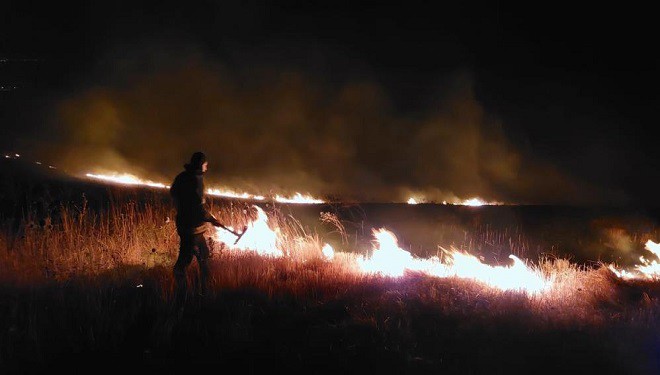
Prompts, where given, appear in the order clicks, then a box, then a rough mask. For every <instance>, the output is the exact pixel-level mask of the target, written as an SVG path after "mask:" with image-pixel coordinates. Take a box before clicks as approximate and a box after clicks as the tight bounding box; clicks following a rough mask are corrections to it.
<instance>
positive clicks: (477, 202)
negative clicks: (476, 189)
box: [456, 197, 502, 207]
mask: <svg viewBox="0 0 660 375" xmlns="http://www.w3.org/2000/svg"><path fill="white" fill-rule="evenodd" d="M456 204H458V205H461V206H471V207H481V206H497V205H501V204H502V202H487V201H485V200H483V199H481V198H479V197H474V198H470V199H466V200H464V201H460V202H459V203H456Z"/></svg>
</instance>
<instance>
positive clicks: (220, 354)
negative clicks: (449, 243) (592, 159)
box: [0, 186, 660, 374]
mask: <svg viewBox="0 0 660 375" xmlns="http://www.w3.org/2000/svg"><path fill="white" fill-rule="evenodd" d="M48 189H50V190H49V194H50V195H49V196H50V197H51V199H50V202H51V203H52V202H57V205H55V206H56V207H55V206H54V205H52V204H47V205H46V206H47V209H44V208H43V207H44V204H43V202H42V203H41V204H36V205H35V204H33V203H34V202H37V201H38V198H39V197H43V191H41V193H39V194H38V195H33V196H30V197H28V198H27V199H23V198H19V195H21V194H23V192H24V189H7V186H5V190H4V193H3V194H4V195H3V198H4V202H5V203H11V202H12V201H16V202H19V201H21V199H23V201H24V202H27V203H25V204H23V205H22V206H21V205H18V206H20V212H21V213H22V214H21V215H20V216H19V215H15V214H12V212H14V213H15V212H17V211H16V210H12V209H7V210H5V211H4V212H5V213H4V214H3V216H2V232H1V235H0V270H1V271H0V372H1V373H25V372H50V371H55V370H57V369H77V370H85V371H93V372H95V373H98V372H102V373H110V372H116V371H133V372H137V371H150V372H156V371H157V372H159V373H162V372H165V373H172V372H180V371H184V370H185V371H188V370H192V369H202V368H203V369H208V370H209V371H220V372H221V371H228V370H229V369H230V367H228V366H231V368H232V369H234V368H235V369H236V370H232V371H236V372H240V373H264V372H266V371H268V372H272V371H286V372H291V371H293V372H296V373H297V372H309V373H336V372H338V371H341V372H348V373H364V372H367V371H371V372H382V373H431V372H432V373H456V374H471V373H489V374H491V373H496V374H499V373H560V372H568V371H571V372H586V373H618V374H620V373H627V374H652V373H658V372H659V371H660V334H659V333H660V326H659V323H660V302H659V301H660V300H659V298H660V283H659V282H657V281H654V280H642V281H640V280H638V281H623V280H620V279H618V278H617V277H615V275H614V274H612V273H611V272H610V271H609V270H608V269H607V268H606V267H605V266H604V265H601V264H597V263H594V264H591V265H585V264H576V263H573V262H571V261H569V260H567V259H564V258H561V257H552V256H546V257H542V258H539V259H530V260H531V261H532V262H533V267H534V269H536V270H538V271H539V272H541V273H542V274H543V275H545V276H547V277H549V278H552V279H553V280H554V282H555V283H554V286H553V288H552V289H551V290H549V291H547V292H544V293H542V294H539V295H529V294H526V293H521V292H517V291H501V290H498V289H495V288H492V287H489V286H486V285H484V284H481V283H479V282H475V281H472V280H469V279H461V278H456V277H450V278H437V277H432V276H427V275H424V274H421V273H414V272H408V273H406V274H405V275H404V276H403V277H386V276H382V275H379V274H365V273H362V272H359V271H358V270H356V269H355V267H354V266H353V260H354V258H355V256H356V254H355V253H350V252H340V253H337V255H336V257H335V259H334V260H333V261H329V260H328V259H326V258H325V257H324V256H323V255H322V252H321V246H322V245H323V243H324V241H323V238H321V237H322V235H321V234H319V233H315V232H314V231H313V230H310V229H309V228H308V227H306V226H304V225H301V223H300V222H299V221H297V220H296V219H295V218H294V217H292V216H289V215H287V214H284V213H283V212H282V211H283V210H278V209H277V208H276V207H271V210H267V211H268V212H269V214H270V215H271V217H272V218H273V221H272V222H273V223H275V225H276V226H278V227H279V229H280V230H281V231H282V232H283V233H285V234H286V238H287V241H288V242H286V243H285V244H286V245H285V246H286V250H285V252H286V255H285V256H282V257H266V256H261V255H258V254H256V253H254V252H249V251H247V252H244V251H233V250H229V249H227V248H226V247H224V246H222V244H220V243H218V242H212V243H211V246H212V249H213V256H212V258H211V275H212V277H211V280H210V284H211V285H210V288H209V292H208V293H207V294H206V295H204V296H201V295H198V294H197V292H196V290H197V281H198V277H197V266H196V263H195V262H193V265H192V266H191V267H190V269H189V273H188V276H189V279H190V280H189V281H190V282H189V285H191V290H190V294H189V297H188V299H187V301H186V303H185V305H184V306H183V308H178V307H177V306H176V305H175V303H174V281H173V276H172V266H173V264H174V261H175V259H176V256H177V251H178V237H177V235H176V232H175V229H174V223H173V221H172V220H171V219H172V218H173V214H174V212H173V210H172V207H171V205H170V204H169V201H168V199H167V197H163V196H162V194H160V193H151V192H146V193H145V192H144V191H140V192H139V193H136V192H135V191H133V190H130V189H129V190H126V191H124V190H122V189H119V188H114V189H108V190H103V189H101V190H100V191H105V192H106V194H105V195H103V194H99V195H92V196H85V197H82V196H79V195H77V193H71V194H69V195H67V194H64V193H62V190H58V189H55V188H52V187H50V188H48ZM28 190H29V191H32V190H30V189H28ZM83 190H84V189H83ZM97 190H98V189H97ZM74 196H75V197H76V199H69V198H71V197H74ZM100 196H103V199H101V198H99V197H100ZM57 197H60V198H62V197H64V198H63V199H60V198H57ZM18 206H17V205H14V206H13V207H18ZM245 207H246V206H245V205H244V204H240V203H236V202H233V203H230V202H228V201H221V200H217V201H214V202H212V211H213V212H215V213H216V214H217V215H218V216H219V218H220V219H221V221H223V222H225V223H228V224H231V225H236V226H241V225H242V224H243V223H245V222H247V221H248V220H249V219H250V215H251V212H250V210H246V209H245ZM168 218H169V219H168ZM326 224H327V223H326ZM335 225H336V227H337V228H336V229H337V231H341V223H340V222H339V223H335ZM447 228H448V229H447V230H448V231H449V230H450V229H451V228H449V227H447ZM484 228H485V227H484V226H483V225H481V224H479V225H475V226H474V227H473V228H472V229H471V230H470V228H469V227H466V226H462V229H463V230H469V231H470V232H469V238H468V236H466V237H465V238H464V241H465V242H464V243H462V244H457V245H462V246H464V247H466V248H467V247H470V246H473V247H475V248H476V247H477V246H476V245H475V243H476V242H477V241H479V239H484V238H487V239H489V241H490V242H493V241H495V240H497V241H500V242H501V243H506V242H509V243H523V242H526V243H530V242H532V241H533V240H534V239H533V238H531V237H530V238H528V237H525V233H522V232H520V230H518V232H519V233H518V234H517V235H518V237H517V238H512V236H510V235H509V236H507V235H506V234H504V233H505V232H504V230H507V232H506V233H508V234H510V233H511V229H510V228H507V229H504V230H503V229H501V228H496V229H493V228H492V227H488V229H487V231H486V230H485V229H484ZM645 230H646V229H645ZM653 230H655V229H653ZM447 236H449V232H448V233H447ZM638 237H639V238H638ZM630 238H632V239H633V241H636V242H641V241H643V240H645V238H641V235H635V234H633V235H632V237H630ZM349 242H350V241H349ZM470 244H472V245H470ZM355 251H358V250H355ZM519 255H524V254H519Z"/></svg>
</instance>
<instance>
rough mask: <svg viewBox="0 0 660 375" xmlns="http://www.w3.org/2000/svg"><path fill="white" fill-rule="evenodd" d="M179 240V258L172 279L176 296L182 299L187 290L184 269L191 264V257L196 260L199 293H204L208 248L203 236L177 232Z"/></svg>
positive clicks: (207, 268)
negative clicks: (175, 285)
mask: <svg viewBox="0 0 660 375" xmlns="http://www.w3.org/2000/svg"><path fill="white" fill-rule="evenodd" d="M178 233H179V238H180V245H179V258H178V259H177V260H176V263H175V264H174V279H175V280H176V284H177V294H178V295H179V297H183V296H185V294H186V291H187V289H188V283H187V278H186V268H187V267H188V266H189V265H190V263H191V262H192V259H193V256H195V257H196V258H197V264H198V265H199V271H200V284H201V288H202V290H201V292H202V293H205V292H206V287H207V285H206V283H207V280H208V275H209V266H208V260H209V247H208V245H207V244H206V238H204V234H203V233H201V234H189V233H186V232H182V231H178Z"/></svg>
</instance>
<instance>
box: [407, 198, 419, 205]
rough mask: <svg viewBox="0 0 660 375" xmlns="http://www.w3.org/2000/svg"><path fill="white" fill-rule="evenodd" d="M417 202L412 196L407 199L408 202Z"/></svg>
mask: <svg viewBox="0 0 660 375" xmlns="http://www.w3.org/2000/svg"><path fill="white" fill-rule="evenodd" d="M417 203H418V202H417V200H416V199H415V198H413V197H410V199H408V204H417Z"/></svg>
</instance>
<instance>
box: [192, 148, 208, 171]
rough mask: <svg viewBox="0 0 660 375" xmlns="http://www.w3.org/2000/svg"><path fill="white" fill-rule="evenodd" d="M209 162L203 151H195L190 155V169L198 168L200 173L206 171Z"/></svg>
mask: <svg viewBox="0 0 660 375" xmlns="http://www.w3.org/2000/svg"><path fill="white" fill-rule="evenodd" d="M208 165H209V162H208V161H207V160H206V155H204V153H203V152H201V151H197V152H195V153H194V154H192V156H191V157H190V163H188V166H190V168H191V169H194V170H200V171H202V173H204V172H206V170H207V169H208Z"/></svg>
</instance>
